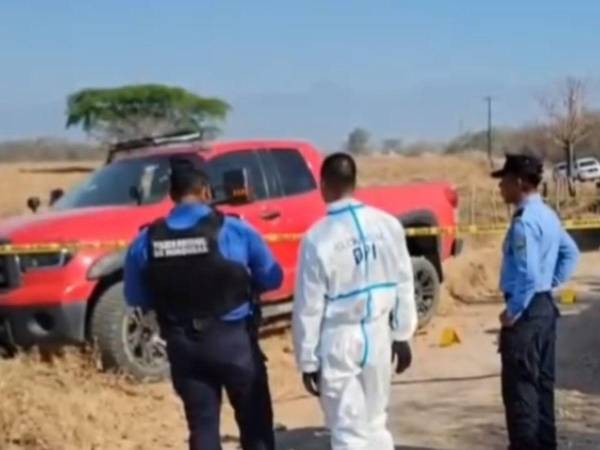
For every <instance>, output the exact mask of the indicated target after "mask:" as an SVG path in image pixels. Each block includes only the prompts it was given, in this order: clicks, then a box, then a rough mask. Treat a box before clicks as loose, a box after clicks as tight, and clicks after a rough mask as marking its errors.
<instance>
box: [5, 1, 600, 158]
mask: <svg viewBox="0 0 600 450" xmlns="http://www.w3.org/2000/svg"><path fill="white" fill-rule="evenodd" d="M598 30H600V2H597V1H594V0H579V1H577V0H574V1H571V2H566V1H557V0H546V1H541V0H529V1H527V2H525V1H516V0H504V1H502V2H500V1H494V2H491V1H481V0H454V1H451V0H412V1H403V0H395V1H393V0H386V1H384V0H371V1H367V0H364V1H358V0H303V1H296V2H291V1H285V0H278V1H275V0H265V1H261V0H255V1H248V0H245V1H243V0H212V1H202V0H195V1H192V0H171V1H135V0H129V1H125V0H120V1H118V0H103V1H99V0H87V1H81V0H73V1H68V0H53V1H51V2H50V1H45V0H37V1H35V0H29V1H26V0H4V1H3V2H1V4H0V140H2V139H10V138H17V137H24V136H39V135H58V136H64V135H66V136H70V137H75V138H77V137H78V136H79V135H78V134H77V133H76V132H73V131H68V132H67V131H65V129H64V104H65V97H66V96H67V95H68V93H70V92H72V91H74V90H76V89H80V88H83V87H90V86H111V85H121V84H126V83H137V82H163V83H170V84H178V85H182V86H184V87H186V88H189V89H191V90H194V91H196V92H198V93H201V94H206V95H219V96H223V97H224V98H226V99H227V100H228V101H229V102H230V103H232V105H233V107H234V111H233V113H232V115H231V117H230V119H229V120H228V122H227V124H226V127H225V129H226V136H228V137H254V136H259V135H260V136H291V137H302V138H307V139H311V140H314V141H316V142H317V143H318V144H320V145H321V146H324V147H329V148H335V147H338V146H339V145H340V144H341V142H342V141H343V139H344V137H345V136H346V135H347V133H348V132H349V131H350V129H352V128H353V127H355V126H364V127H365V128H367V129H369V130H371V132H372V134H373V135H374V137H376V138H387V137H400V138H403V139H404V140H407V141H409V140H415V139H444V138H447V137H449V136H451V135H454V134H456V133H458V132H459V131H464V130H471V129H476V128H481V127H483V126H485V103H484V102H483V97H484V96H485V95H488V94H491V95H493V96H494V97H495V105H494V113H495V114H494V115H495V118H496V120H497V123H499V124H504V125H513V124H518V123H521V122H523V121H536V120H539V119H540V118H541V113H540V111H539V108H538V107H537V104H536V101H535V98H534V97H535V95H540V94H543V93H545V92H547V91H548V90H550V89H551V88H552V87H553V86H554V85H555V83H557V82H558V80H560V79H561V78H563V77H565V76H567V75H569V74H572V75H575V76H579V77H583V78H585V79H587V80H588V81H589V83H590V91H591V94H592V97H591V99H592V101H594V98H595V95H594V93H595V88H596V84H597V80H600V57H599V56H598V55H599V53H600V32H599V31H598Z"/></svg>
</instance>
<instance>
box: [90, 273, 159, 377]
mask: <svg viewBox="0 0 600 450" xmlns="http://www.w3.org/2000/svg"><path fill="white" fill-rule="evenodd" d="M91 325H92V329H91V331H92V338H93V339H94V341H95V342H96V345H97V347H98V350H99V353H100V359H101V361H102V367H103V369H105V370H117V371H120V372H124V373H126V374H129V375H132V376H133V377H134V378H136V379H137V380H140V381H159V380H161V379H164V378H165V377H166V376H168V373H169V365H168V360H167V354H166V345H165V342H164V341H163V340H162V339H161V338H160V335H159V329H158V324H157V322H156V320H155V318H154V316H153V314H152V313H148V314H143V313H142V311H141V310H140V309H139V308H130V307H128V306H127V305H126V303H125V299H124V297H123V283H122V282H121V283H117V284H115V285H114V286H111V287H110V288H108V289H107V290H106V291H105V292H104V293H103V294H102V296H101V297H100V298H99V300H98V303H97V304H96V307H95V308H94V311H93V313H92V322H91Z"/></svg>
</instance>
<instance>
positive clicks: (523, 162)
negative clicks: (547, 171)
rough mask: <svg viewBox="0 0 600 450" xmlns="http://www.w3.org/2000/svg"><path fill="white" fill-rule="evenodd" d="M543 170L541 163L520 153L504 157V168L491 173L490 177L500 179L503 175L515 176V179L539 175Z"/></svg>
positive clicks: (533, 157) (531, 156) (537, 159)
mask: <svg viewBox="0 0 600 450" xmlns="http://www.w3.org/2000/svg"><path fill="white" fill-rule="evenodd" d="M543 170H544V165H543V164H542V161H541V160H540V159H539V158H537V157H535V156H533V155H525V154H520V153H513V154H507V155H506V161H505V162H504V167H502V169H500V170H496V171H495V172H492V177H494V178H502V177H504V176H505V175H515V176H517V177H528V176H536V175H541V174H542V172H543Z"/></svg>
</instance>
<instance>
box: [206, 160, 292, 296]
mask: <svg viewBox="0 0 600 450" xmlns="http://www.w3.org/2000/svg"><path fill="white" fill-rule="evenodd" d="M207 164H208V172H209V176H210V179H211V183H212V184H213V186H219V185H220V184H221V182H222V179H223V174H224V173H225V172H226V171H228V170H235V169H246V170H247V173H248V182H249V185H250V186H249V187H250V189H251V191H252V197H253V201H252V202H251V203H249V204H246V205H241V206H227V207H224V208H223V210H224V211H227V212H230V213H234V214H236V215H238V216H239V217H240V218H241V219H242V220H245V221H247V222H248V223H250V224H251V225H252V226H253V227H254V228H255V229H256V230H257V231H259V232H260V233H261V234H262V235H263V236H264V237H265V238H266V239H267V242H268V243H269V246H270V247H271V249H272V251H273V253H274V255H275V258H276V259H277V261H279V263H280V264H281V265H282V268H283V271H284V274H285V278H284V281H283V284H282V287H281V288H280V289H278V290H276V291H273V292H270V293H268V294H267V295H266V296H265V297H266V298H267V299H271V298H273V299H281V298H285V297H289V296H290V295H291V286H293V279H290V276H289V274H290V270H291V267H289V265H288V260H289V257H288V256H287V255H286V248H284V247H283V246H282V245H281V244H280V242H279V241H278V240H277V237H278V236H280V235H281V234H282V233H284V231H285V230H284V226H283V224H282V222H281V217H282V214H281V210H280V208H279V205H278V204H274V203H273V200H272V197H277V196H278V195H279V193H278V192H279V191H274V190H277V189H279V188H278V186H277V185H276V184H274V183H273V180H272V177H271V178H269V177H268V176H267V170H266V167H265V166H264V164H263V161H262V158H261V157H259V154H258V151H257V150H255V149H240V150H239V151H232V152H228V153H225V154H222V155H218V156H215V157H214V158H212V159H211V160H210V161H209V162H208V163H207ZM269 180H270V181H269ZM218 195H219V192H217V196H218Z"/></svg>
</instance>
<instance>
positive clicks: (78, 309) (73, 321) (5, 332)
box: [0, 301, 86, 348]
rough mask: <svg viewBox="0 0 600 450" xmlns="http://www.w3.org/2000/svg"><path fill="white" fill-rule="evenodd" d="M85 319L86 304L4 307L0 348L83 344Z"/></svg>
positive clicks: (0, 308) (0, 312)
mask: <svg viewBox="0 0 600 450" xmlns="http://www.w3.org/2000/svg"><path fill="white" fill-rule="evenodd" d="M85 318H86V302H85V301H80V302H69V303H55V304H53V305H43V306H12V305H1V304H0V346H4V347H8V348H15V347H23V348H28V347H32V346H34V345H38V344H60V345H64V344H80V343H83V342H84V341H85Z"/></svg>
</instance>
